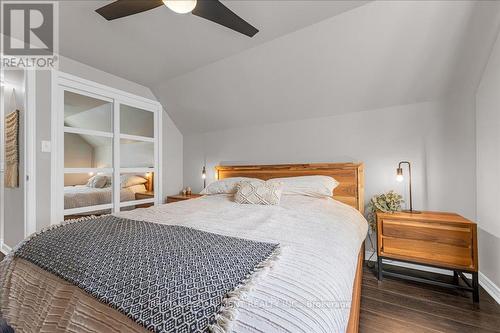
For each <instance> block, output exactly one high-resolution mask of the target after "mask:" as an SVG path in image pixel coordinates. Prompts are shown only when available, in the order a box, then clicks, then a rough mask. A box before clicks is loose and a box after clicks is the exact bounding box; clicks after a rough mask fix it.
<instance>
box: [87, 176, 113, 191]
mask: <svg viewBox="0 0 500 333" xmlns="http://www.w3.org/2000/svg"><path fill="white" fill-rule="evenodd" d="M107 182H108V177H106V176H101V175H97V176H94V177H92V178H90V179H89V180H88V182H87V187H92V188H103V187H104V186H106V183H107Z"/></svg>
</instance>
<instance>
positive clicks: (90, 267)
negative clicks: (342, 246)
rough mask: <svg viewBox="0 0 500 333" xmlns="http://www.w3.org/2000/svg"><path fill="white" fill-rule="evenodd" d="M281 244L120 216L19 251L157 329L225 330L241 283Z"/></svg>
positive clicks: (65, 230) (66, 229) (51, 234)
mask: <svg viewBox="0 0 500 333" xmlns="http://www.w3.org/2000/svg"><path fill="white" fill-rule="evenodd" d="M278 253H279V245H278V244H270V243H263V242H256V241H251V240H246V239H241V238H235V237H228V236H222V235H217V234H213V233H209V232H204V231H200V230H196V229H191V228H187V227H182V226H174V225H162V224H157V223H150V222H143V221H133V220H129V219H124V218H119V217H115V216H110V215H109V216H103V217H98V218H92V219H86V220H81V221H75V222H72V223H66V224H62V225H61V226H59V227H56V228H52V229H50V230H47V231H44V232H42V233H40V234H38V235H37V236H35V237H32V238H31V239H29V240H28V241H27V242H26V243H24V244H23V245H21V246H20V247H18V249H17V250H16V251H15V253H14V255H15V256H17V257H20V258H23V259H25V260H28V261H29V262H31V263H33V264H35V265H37V266H39V267H41V268H43V269H44V270H47V271H49V272H51V273H53V274H55V275H57V276H59V277H61V278H62V279H64V280H66V281H68V282H70V283H72V284H74V285H76V286H78V287H80V288H81V289H83V290H85V291H86V292H87V293H89V294H90V295H92V296H94V297H95V298H97V299H98V300H99V301H101V302H103V303H105V304H107V305H109V306H111V307H112V308H114V309H116V310H118V311H120V312H121V313H123V314H125V315H127V316H128V317H129V318H131V319H132V320H134V321H136V322H137V323H138V324H140V325H142V326H144V327H145V328H147V329H148V330H150V331H154V332H209V331H214V332H225V331H227V330H229V327H230V325H231V321H232V320H231V319H232V318H233V317H234V312H233V311H234V302H228V300H231V301H233V300H235V301H238V300H239V297H240V296H241V295H240V293H239V292H240V291H241V290H247V286H246V284H248V283H249V282H250V280H251V279H252V278H254V277H255V275H256V274H257V273H258V272H259V271H260V270H261V269H262V268H264V267H266V266H269V265H270V263H272V262H273V261H274V260H275V259H276V257H277V255H278Z"/></svg>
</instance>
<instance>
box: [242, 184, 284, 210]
mask: <svg viewBox="0 0 500 333" xmlns="http://www.w3.org/2000/svg"><path fill="white" fill-rule="evenodd" d="M282 187H283V184H282V183H279V182H265V181H262V180H251V181H248V180H243V181H241V182H239V183H238V185H236V188H237V191H236V194H235V196H234V201H236V202H237V203H240V204H252V205H279V204H280V199H281V191H282Z"/></svg>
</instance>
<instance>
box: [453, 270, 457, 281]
mask: <svg viewBox="0 0 500 333" xmlns="http://www.w3.org/2000/svg"><path fill="white" fill-rule="evenodd" d="M453 283H454V284H458V272H457V271H453Z"/></svg>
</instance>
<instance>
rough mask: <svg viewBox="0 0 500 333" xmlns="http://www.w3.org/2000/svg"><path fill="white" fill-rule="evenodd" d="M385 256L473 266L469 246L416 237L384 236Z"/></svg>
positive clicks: (455, 265)
mask: <svg viewBox="0 0 500 333" xmlns="http://www.w3.org/2000/svg"><path fill="white" fill-rule="evenodd" d="M381 252H382V255H383V256H388V257H395V258H398V257H400V258H403V257H404V258H405V259H409V260H415V261H421V262H424V263H426V262H427V263H432V264H434V265H438V264H442V265H443V266H448V267H450V266H453V267H463V268H470V267H472V250H471V248H469V247H462V246H455V245H450V244H443V243H435V242H428V241H423V240H415V239H403V238H391V237H383V238H382V246H381Z"/></svg>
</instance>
